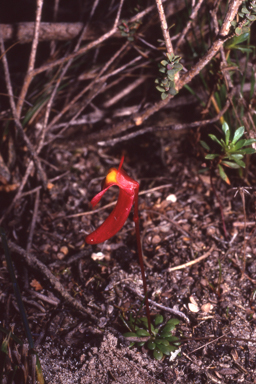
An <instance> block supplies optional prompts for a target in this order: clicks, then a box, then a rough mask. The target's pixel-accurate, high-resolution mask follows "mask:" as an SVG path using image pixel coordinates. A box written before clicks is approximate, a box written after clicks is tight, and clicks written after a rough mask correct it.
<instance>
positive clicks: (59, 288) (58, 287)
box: [8, 241, 98, 321]
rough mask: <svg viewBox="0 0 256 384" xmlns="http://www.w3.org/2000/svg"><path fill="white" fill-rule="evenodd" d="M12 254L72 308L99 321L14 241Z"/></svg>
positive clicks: (36, 259)
mask: <svg viewBox="0 0 256 384" xmlns="http://www.w3.org/2000/svg"><path fill="white" fill-rule="evenodd" d="M8 244H9V247H10V249H11V250H12V252H16V253H18V254H19V255H20V256H21V257H22V259H23V260H24V261H25V262H26V263H27V264H28V266H29V267H31V268H33V269H36V270H37V271H39V272H40V273H42V275H43V276H44V277H45V278H46V279H47V280H48V281H49V282H50V284H51V285H52V286H53V288H54V289H55V290H56V291H57V292H58V293H59V294H60V296H61V297H62V299H64V300H65V301H66V302H67V303H68V304H69V305H70V306H71V307H73V308H74V309H76V310H77V311H79V312H80V313H83V314H87V315H89V316H90V317H91V318H92V319H94V320H96V321H98V318H97V317H96V316H94V315H93V314H92V313H91V311H90V310H89V309H87V308H85V307H84V306H83V305H82V304H81V303H80V302H79V301H77V300H76V299H75V298H73V297H72V296H71V295H70V294H69V293H68V292H67V291H66V289H65V288H64V287H63V285H62V284H61V283H60V282H59V280H58V279H57V278H56V277H55V276H54V275H53V274H52V272H51V271H50V270H49V269H48V268H47V266H46V265H44V264H43V263H42V262H41V261H40V260H38V258H36V257H35V256H33V255H31V254H28V253H27V252H26V251H25V250H24V249H23V248H21V247H19V246H18V245H16V244H15V243H13V242H12V241H9V242H8Z"/></svg>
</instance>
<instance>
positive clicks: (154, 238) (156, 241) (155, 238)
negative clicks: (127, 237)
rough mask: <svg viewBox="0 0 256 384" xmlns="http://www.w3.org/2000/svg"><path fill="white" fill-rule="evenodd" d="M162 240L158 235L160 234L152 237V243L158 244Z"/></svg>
mask: <svg viewBox="0 0 256 384" xmlns="http://www.w3.org/2000/svg"><path fill="white" fill-rule="evenodd" d="M160 241H161V237H160V236H158V235H155V236H154V237H153V239H152V244H154V245H156V244H159V243H160Z"/></svg>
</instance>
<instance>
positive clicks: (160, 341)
mask: <svg viewBox="0 0 256 384" xmlns="http://www.w3.org/2000/svg"><path fill="white" fill-rule="evenodd" d="M155 342H156V344H157V345H165V346H167V345H169V341H168V340H166V339H159V338H157V339H155Z"/></svg>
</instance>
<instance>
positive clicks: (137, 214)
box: [133, 189, 152, 335]
mask: <svg viewBox="0 0 256 384" xmlns="http://www.w3.org/2000/svg"><path fill="white" fill-rule="evenodd" d="M138 197H139V189H137V190H136V191H135V199H134V216H133V221H134V222H135V231H136V240H137V248H138V255H139V261H140V270H141V276H142V281H143V289H144V295H145V304H146V313H147V319H148V331H149V333H150V335H151V334H152V333H151V322H150V312H149V304H148V292H147V283H146V278H145V271H144V264H143V257H142V248H141V240H140V225H139V209H138Z"/></svg>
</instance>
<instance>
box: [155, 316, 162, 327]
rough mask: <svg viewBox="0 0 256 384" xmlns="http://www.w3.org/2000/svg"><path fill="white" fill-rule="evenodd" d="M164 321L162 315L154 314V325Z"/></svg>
mask: <svg viewBox="0 0 256 384" xmlns="http://www.w3.org/2000/svg"><path fill="white" fill-rule="evenodd" d="M163 321H164V318H163V316H162V315H156V317H155V321H154V322H155V326H157V325H159V324H162V322H163Z"/></svg>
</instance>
